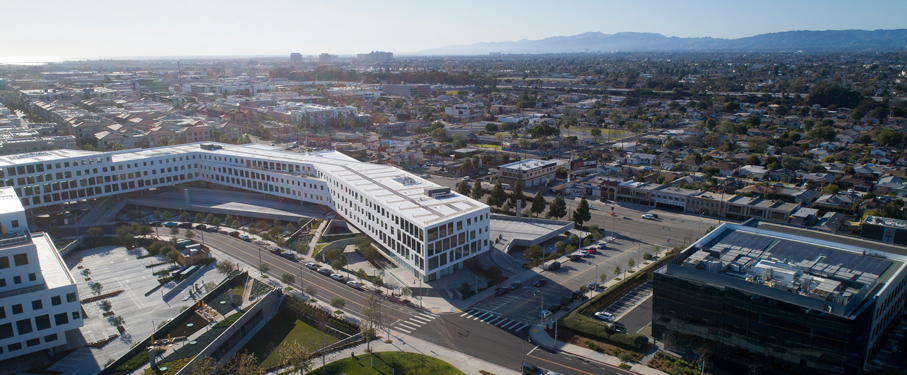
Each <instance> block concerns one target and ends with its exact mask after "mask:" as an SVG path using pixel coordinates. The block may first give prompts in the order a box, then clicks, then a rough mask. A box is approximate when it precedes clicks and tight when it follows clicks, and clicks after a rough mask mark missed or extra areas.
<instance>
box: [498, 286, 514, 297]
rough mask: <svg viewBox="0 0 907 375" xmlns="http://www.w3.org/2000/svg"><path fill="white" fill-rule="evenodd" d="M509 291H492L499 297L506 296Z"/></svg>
mask: <svg viewBox="0 0 907 375" xmlns="http://www.w3.org/2000/svg"><path fill="white" fill-rule="evenodd" d="M509 291H510V289H507V288H497V289H495V290H494V295H496V296H499V297H500V296H503V295H505V294H507V292H509Z"/></svg>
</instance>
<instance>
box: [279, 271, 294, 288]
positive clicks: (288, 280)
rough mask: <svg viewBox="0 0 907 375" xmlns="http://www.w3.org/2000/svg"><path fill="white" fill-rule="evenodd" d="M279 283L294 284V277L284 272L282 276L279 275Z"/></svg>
mask: <svg viewBox="0 0 907 375" xmlns="http://www.w3.org/2000/svg"><path fill="white" fill-rule="evenodd" d="M280 281H282V282H283V283H284V284H287V285H291V284H295V283H296V276H294V275H293V274H292V273H289V272H285V273H284V274H283V275H280Z"/></svg>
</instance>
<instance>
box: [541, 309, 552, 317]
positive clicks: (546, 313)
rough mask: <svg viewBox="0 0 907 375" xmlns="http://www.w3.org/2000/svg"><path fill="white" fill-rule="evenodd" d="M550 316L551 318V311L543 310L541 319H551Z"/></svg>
mask: <svg viewBox="0 0 907 375" xmlns="http://www.w3.org/2000/svg"><path fill="white" fill-rule="evenodd" d="M549 316H551V311H548V310H542V311H541V312H540V313H539V318H542V319H545V318H547V317H549Z"/></svg>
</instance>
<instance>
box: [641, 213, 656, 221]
mask: <svg viewBox="0 0 907 375" xmlns="http://www.w3.org/2000/svg"><path fill="white" fill-rule="evenodd" d="M640 217H641V218H643V219H646V220H655V215H652V214H642V216H640Z"/></svg>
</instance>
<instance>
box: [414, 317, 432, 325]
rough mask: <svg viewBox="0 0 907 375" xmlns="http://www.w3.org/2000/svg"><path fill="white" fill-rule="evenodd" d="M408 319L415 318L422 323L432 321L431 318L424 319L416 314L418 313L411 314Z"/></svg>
mask: <svg viewBox="0 0 907 375" xmlns="http://www.w3.org/2000/svg"><path fill="white" fill-rule="evenodd" d="M410 319H412V320H416V321H419V322H422V323H428V322H430V321H432V320H431V319H425V318H423V317H421V316H418V315H415V316H413V317H412V318H410Z"/></svg>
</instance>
